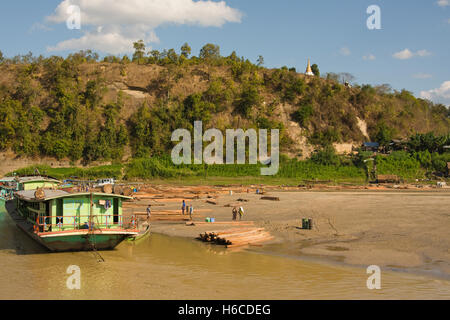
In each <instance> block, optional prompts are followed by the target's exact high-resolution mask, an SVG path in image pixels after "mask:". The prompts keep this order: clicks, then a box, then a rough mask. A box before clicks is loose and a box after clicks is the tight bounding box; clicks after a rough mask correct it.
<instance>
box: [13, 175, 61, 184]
mask: <svg viewBox="0 0 450 320" xmlns="http://www.w3.org/2000/svg"><path fill="white" fill-rule="evenodd" d="M18 182H19V183H27V182H56V183H59V182H60V181H59V180H56V179H53V178H48V177H42V176H30V177H19V178H18Z"/></svg>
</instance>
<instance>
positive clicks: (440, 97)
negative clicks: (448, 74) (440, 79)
mask: <svg viewBox="0 0 450 320" xmlns="http://www.w3.org/2000/svg"><path fill="white" fill-rule="evenodd" d="M420 96H421V97H422V98H424V99H428V100H431V101H433V102H436V103H443V104H446V105H450V81H445V82H444V83H442V84H441V86H440V87H439V88H437V89H432V90H428V91H421V92H420Z"/></svg>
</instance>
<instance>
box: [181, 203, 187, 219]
mask: <svg viewBox="0 0 450 320" xmlns="http://www.w3.org/2000/svg"><path fill="white" fill-rule="evenodd" d="M185 210H186V201H184V200H183V204H182V205H181V211H182V213H183V216H184V211H185Z"/></svg>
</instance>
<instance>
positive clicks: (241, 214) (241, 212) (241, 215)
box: [239, 207, 244, 220]
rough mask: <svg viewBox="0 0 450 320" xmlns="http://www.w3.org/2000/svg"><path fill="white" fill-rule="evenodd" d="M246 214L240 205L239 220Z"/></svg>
mask: <svg viewBox="0 0 450 320" xmlns="http://www.w3.org/2000/svg"><path fill="white" fill-rule="evenodd" d="M243 216H244V208H243V207H239V220H242V217H243Z"/></svg>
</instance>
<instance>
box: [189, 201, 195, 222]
mask: <svg viewBox="0 0 450 320" xmlns="http://www.w3.org/2000/svg"><path fill="white" fill-rule="evenodd" d="M193 214H194V206H193V205H190V206H189V217H190V218H191V220H192V215H193Z"/></svg>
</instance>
